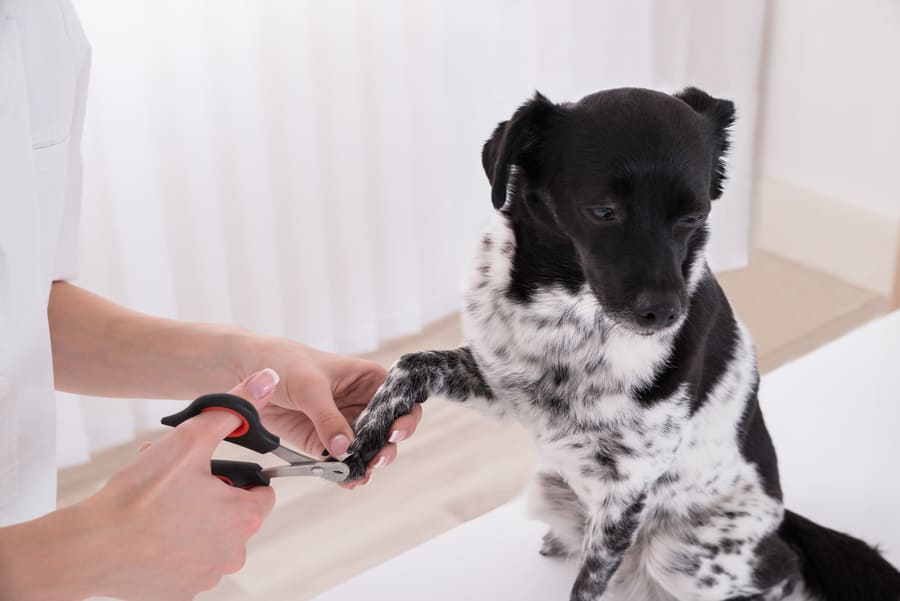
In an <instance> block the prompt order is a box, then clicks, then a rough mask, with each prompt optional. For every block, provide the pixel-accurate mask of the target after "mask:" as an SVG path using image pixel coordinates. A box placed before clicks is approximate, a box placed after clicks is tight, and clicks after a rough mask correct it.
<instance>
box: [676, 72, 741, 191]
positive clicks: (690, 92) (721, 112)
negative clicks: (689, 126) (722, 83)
mask: <svg viewBox="0 0 900 601" xmlns="http://www.w3.org/2000/svg"><path fill="white" fill-rule="evenodd" d="M675 97H676V98H679V99H681V100H683V101H684V102H686V103H687V105H688V106H690V107H691V108H692V109H694V110H695V111H696V112H697V113H699V114H701V115H703V116H704V117H705V118H706V119H707V121H709V123H710V126H711V127H712V135H713V152H715V156H714V157H713V170H712V174H711V176H710V180H709V181H710V185H709V197H710V198H711V199H712V200H715V199H717V198H719V197H720V196H722V188H723V186H724V184H725V178H726V177H728V174H727V172H726V165H725V153H727V152H728V148H729V147H730V146H731V140H730V138H729V134H730V129H731V126H732V125H734V119H735V112H734V103H733V102H731V101H730V100H722V99H720V98H713V97H712V96H710V95H709V94H707V93H706V92H704V91H703V90H698V89H697V88H685V89H684V90H682V91H681V92H678V93H677V94H675Z"/></svg>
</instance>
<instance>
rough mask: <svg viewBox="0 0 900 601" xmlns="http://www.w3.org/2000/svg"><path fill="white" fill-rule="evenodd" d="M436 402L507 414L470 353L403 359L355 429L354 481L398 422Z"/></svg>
mask: <svg viewBox="0 0 900 601" xmlns="http://www.w3.org/2000/svg"><path fill="white" fill-rule="evenodd" d="M433 396H440V397H443V398H447V399H450V400H452V401H456V402H460V403H465V404H466V405H471V406H473V407H474V408H476V409H480V410H482V411H487V412H492V413H497V414H502V412H503V411H502V409H501V408H500V406H499V404H498V403H497V402H496V399H495V398H494V395H493V393H492V392H491V390H490V388H489V387H488V386H487V384H486V383H485V381H484V378H483V377H482V375H481V371H480V370H479V369H478V365H477V363H476V362H475V358H474V356H473V355H472V351H471V350H470V349H469V348H468V347H465V346H464V347H461V348H458V349H454V350H450V351H427V352H423V353H411V354H409V355H404V356H402V357H400V359H399V360H398V361H397V362H396V363H395V364H394V365H393V367H391V370H390V372H389V373H388V377H387V379H386V380H385V381H384V384H382V385H381V388H379V389H378V391H377V392H376V393H375V396H374V397H372V400H371V401H370V402H369V405H368V406H367V407H366V409H365V411H363V412H362V414H360V416H359V418H357V420H356V423H355V424H354V430H355V432H356V440H354V441H353V444H351V445H350V449H349V451H350V452H351V453H353V455H351V456H350V457H348V458H347V459H346V461H345V462H346V463H347V464H348V465H349V466H350V477H349V480H356V479H359V478H362V477H363V476H364V475H365V473H366V465H368V463H369V461H371V460H372V458H373V457H375V455H376V454H377V453H378V451H380V450H381V449H383V448H384V447H385V446H386V445H387V444H388V442H389V440H388V439H389V436H390V427H391V424H392V423H393V422H394V420H395V419H397V418H398V417H401V416H403V415H406V414H407V413H409V412H410V411H411V410H412V408H413V404H414V403H424V402H425V401H426V400H428V399H429V398H430V397H433Z"/></svg>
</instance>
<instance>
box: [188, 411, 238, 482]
mask: <svg viewBox="0 0 900 601" xmlns="http://www.w3.org/2000/svg"><path fill="white" fill-rule="evenodd" d="M207 411H227V412H228V413H230V414H231V415H234V416H235V417H237V418H238V419H240V420H241V425H240V426H238V427H237V428H235V429H234V431H233V432H232V433H231V434H229V435H228V436H227V437H226V438H237V437H239V436H243V435H244V434H246V433H247V432H249V431H250V422H248V421H247V418H246V417H244V416H243V415H241V414H240V413H238V412H237V411H235V410H234V409H231V408H229V407H204V408H203V409H201V410H200V413H206V412H207ZM229 484H230V483H229Z"/></svg>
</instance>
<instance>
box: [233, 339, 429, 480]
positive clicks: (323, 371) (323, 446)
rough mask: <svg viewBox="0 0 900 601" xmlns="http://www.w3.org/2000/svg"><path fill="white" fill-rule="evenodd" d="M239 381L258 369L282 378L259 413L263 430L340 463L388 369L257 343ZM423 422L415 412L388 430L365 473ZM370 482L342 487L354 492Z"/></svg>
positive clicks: (293, 346)
mask: <svg viewBox="0 0 900 601" xmlns="http://www.w3.org/2000/svg"><path fill="white" fill-rule="evenodd" d="M242 363H243V366H242V368H241V374H240V375H241V376H243V375H244V374H245V373H247V372H249V371H250V370H253V369H257V367H258V366H260V365H271V366H273V367H274V369H275V370H276V371H278V373H279V374H281V376H282V379H281V384H280V385H279V386H278V387H277V388H276V390H275V395H274V397H273V399H272V403H271V404H269V405H267V406H266V407H264V408H263V409H262V411H261V412H260V414H261V417H262V420H263V423H264V424H265V426H266V428H268V429H269V430H271V431H272V432H274V433H275V434H277V435H278V436H280V437H281V438H283V439H284V440H285V441H287V442H288V443H289V444H290V445H292V446H294V447H296V448H297V449H298V450H301V451H303V452H304V453H306V454H308V455H312V456H316V457H317V456H321V455H322V454H323V451H324V450H327V451H328V452H329V453H330V454H331V455H332V456H334V457H337V458H342V457H343V456H344V454H345V453H346V452H347V448H348V447H349V446H350V443H351V442H352V441H353V439H354V434H353V429H352V428H351V427H350V424H351V423H353V421H354V420H355V419H356V418H357V417H358V416H359V414H360V413H362V411H363V409H365V408H366V406H367V405H368V403H369V401H370V399H371V398H372V396H373V395H374V394H375V391H376V390H377V389H378V387H379V386H380V385H381V383H382V382H383V381H384V378H385V376H386V373H387V372H386V370H385V369H384V368H383V367H381V366H380V365H378V364H377V363H374V362H372V361H366V360H364V359H356V358H353V357H344V356H340V355H333V354H331V353H325V352H322V351H318V350H316V349H313V348H310V347H307V346H304V345H302V344H299V343H296V342H293V341H290V340H285V339H257V341H256V344H255V345H254V347H253V352H250V353H247V354H246V356H245V358H244V360H243V361H242ZM421 419H422V409H421V407H419V406H418V405H416V406H415V407H414V408H413V410H412V411H411V412H410V413H409V414H408V415H405V416H403V417H401V418H399V419H397V420H396V421H394V422H393V423H392V424H391V426H390V434H389V437H390V443H389V444H387V445H386V446H385V447H384V448H383V449H381V451H380V452H379V453H378V454H377V455H375V456H374V457H372V458H371V461H369V463H368V468H369V474H371V471H372V470H374V469H379V468H382V467H384V466H386V465H388V464H390V463H391V462H392V461H393V460H394V459H395V458H396V456H397V443H399V442H400V441H402V440H405V439H407V438H409V437H410V436H412V434H413V432H415V430H416V426H417V425H418V424H419V421H420V420H421ZM367 481H368V477H366V478H365V479H364V480H359V481H356V482H353V483H347V484H342V486H344V487H345V488H355V487H356V486H357V485H359V484H364V483H365V482H367Z"/></svg>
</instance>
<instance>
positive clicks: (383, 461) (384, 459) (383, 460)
mask: <svg viewBox="0 0 900 601" xmlns="http://www.w3.org/2000/svg"><path fill="white" fill-rule="evenodd" d="M387 464H388V458H387V457H385V456H384V455H382V456H381V457H379V458H378V461H376V462H375V465H373V466H372V469H373V470H380V469H381V468H383V467H384V466H386V465H387Z"/></svg>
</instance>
